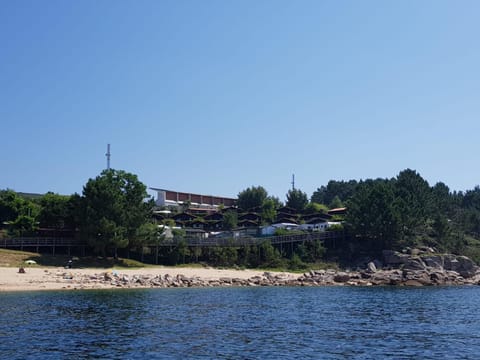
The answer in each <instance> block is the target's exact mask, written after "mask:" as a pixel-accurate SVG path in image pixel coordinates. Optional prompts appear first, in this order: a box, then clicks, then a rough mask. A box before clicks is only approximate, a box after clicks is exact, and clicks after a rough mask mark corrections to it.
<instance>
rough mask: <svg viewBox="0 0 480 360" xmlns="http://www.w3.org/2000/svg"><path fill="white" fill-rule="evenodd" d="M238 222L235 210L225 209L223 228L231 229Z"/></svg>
mask: <svg viewBox="0 0 480 360" xmlns="http://www.w3.org/2000/svg"><path fill="white" fill-rule="evenodd" d="M237 224H238V214H237V212H236V211H232V210H227V211H226V212H225V213H224V214H223V228H224V229H225V230H232V229H235V228H236V227H237Z"/></svg>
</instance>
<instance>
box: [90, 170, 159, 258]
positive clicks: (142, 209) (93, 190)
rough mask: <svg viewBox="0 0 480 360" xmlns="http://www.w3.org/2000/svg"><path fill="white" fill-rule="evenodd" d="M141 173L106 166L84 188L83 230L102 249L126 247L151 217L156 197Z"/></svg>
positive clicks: (97, 248)
mask: <svg viewBox="0 0 480 360" xmlns="http://www.w3.org/2000/svg"><path fill="white" fill-rule="evenodd" d="M146 198H147V191H146V186H145V185H144V184H143V183H141V182H140V181H139V180H138V178H137V176H136V175H134V174H130V173H127V172H125V171H122V170H113V169H111V170H105V171H103V172H102V173H101V174H100V175H99V176H97V177H96V178H95V179H90V180H89V181H88V182H87V184H86V185H85V186H84V188H83V201H82V205H83V207H84V210H83V213H84V217H83V219H82V220H83V223H82V226H81V230H82V233H83V235H84V236H86V237H87V239H88V241H89V242H90V243H91V245H92V246H94V247H95V249H96V250H97V251H98V252H101V253H102V254H104V255H105V254H106V250H107V248H110V247H113V248H114V250H115V255H116V250H117V248H124V247H126V246H127V245H128V243H129V240H132V239H133V238H134V237H135V235H136V232H137V229H138V228H139V227H140V226H141V225H142V224H144V223H145V222H147V221H148V220H149V219H150V217H151V211H152V207H153V201H152V200H151V199H150V200H149V201H145V199H146Z"/></svg>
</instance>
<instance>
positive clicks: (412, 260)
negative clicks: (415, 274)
mask: <svg viewBox="0 0 480 360" xmlns="http://www.w3.org/2000/svg"><path fill="white" fill-rule="evenodd" d="M402 268H403V269H405V270H425V263H424V262H423V261H422V258H421V257H420V256H410V257H408V258H407V259H405V262H404V263H403V265H402Z"/></svg>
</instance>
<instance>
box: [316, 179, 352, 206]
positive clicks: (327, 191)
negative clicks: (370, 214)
mask: <svg viewBox="0 0 480 360" xmlns="http://www.w3.org/2000/svg"><path fill="white" fill-rule="evenodd" d="M357 185H358V182H357V181H356V180H350V181H336V180H330V181H329V182H328V184H327V186H321V187H320V188H318V189H317V190H316V191H315V192H314V193H313V194H312V197H311V199H310V201H312V202H317V203H319V204H330V203H331V202H332V201H333V199H334V197H335V196H338V198H339V199H340V200H341V201H342V202H345V201H347V200H348V199H349V198H350V197H352V196H353V194H354V193H355V191H356V188H357Z"/></svg>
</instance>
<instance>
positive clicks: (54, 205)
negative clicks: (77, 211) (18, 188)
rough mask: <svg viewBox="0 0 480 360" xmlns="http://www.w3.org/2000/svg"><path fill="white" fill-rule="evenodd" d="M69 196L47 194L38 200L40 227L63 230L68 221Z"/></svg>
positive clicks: (69, 214) (69, 213) (69, 215)
mask: <svg viewBox="0 0 480 360" xmlns="http://www.w3.org/2000/svg"><path fill="white" fill-rule="evenodd" d="M69 201H70V197H69V196H63V195H58V194H54V193H52V192H48V193H46V194H45V195H43V196H42V197H41V198H40V201H39V202H40V207H41V210H40V215H39V217H38V219H39V222H40V226H42V227H46V228H54V229H63V228H64V227H65V226H66V225H67V224H68V223H69V222H71V221H70V218H71V211H70V207H69Z"/></svg>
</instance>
